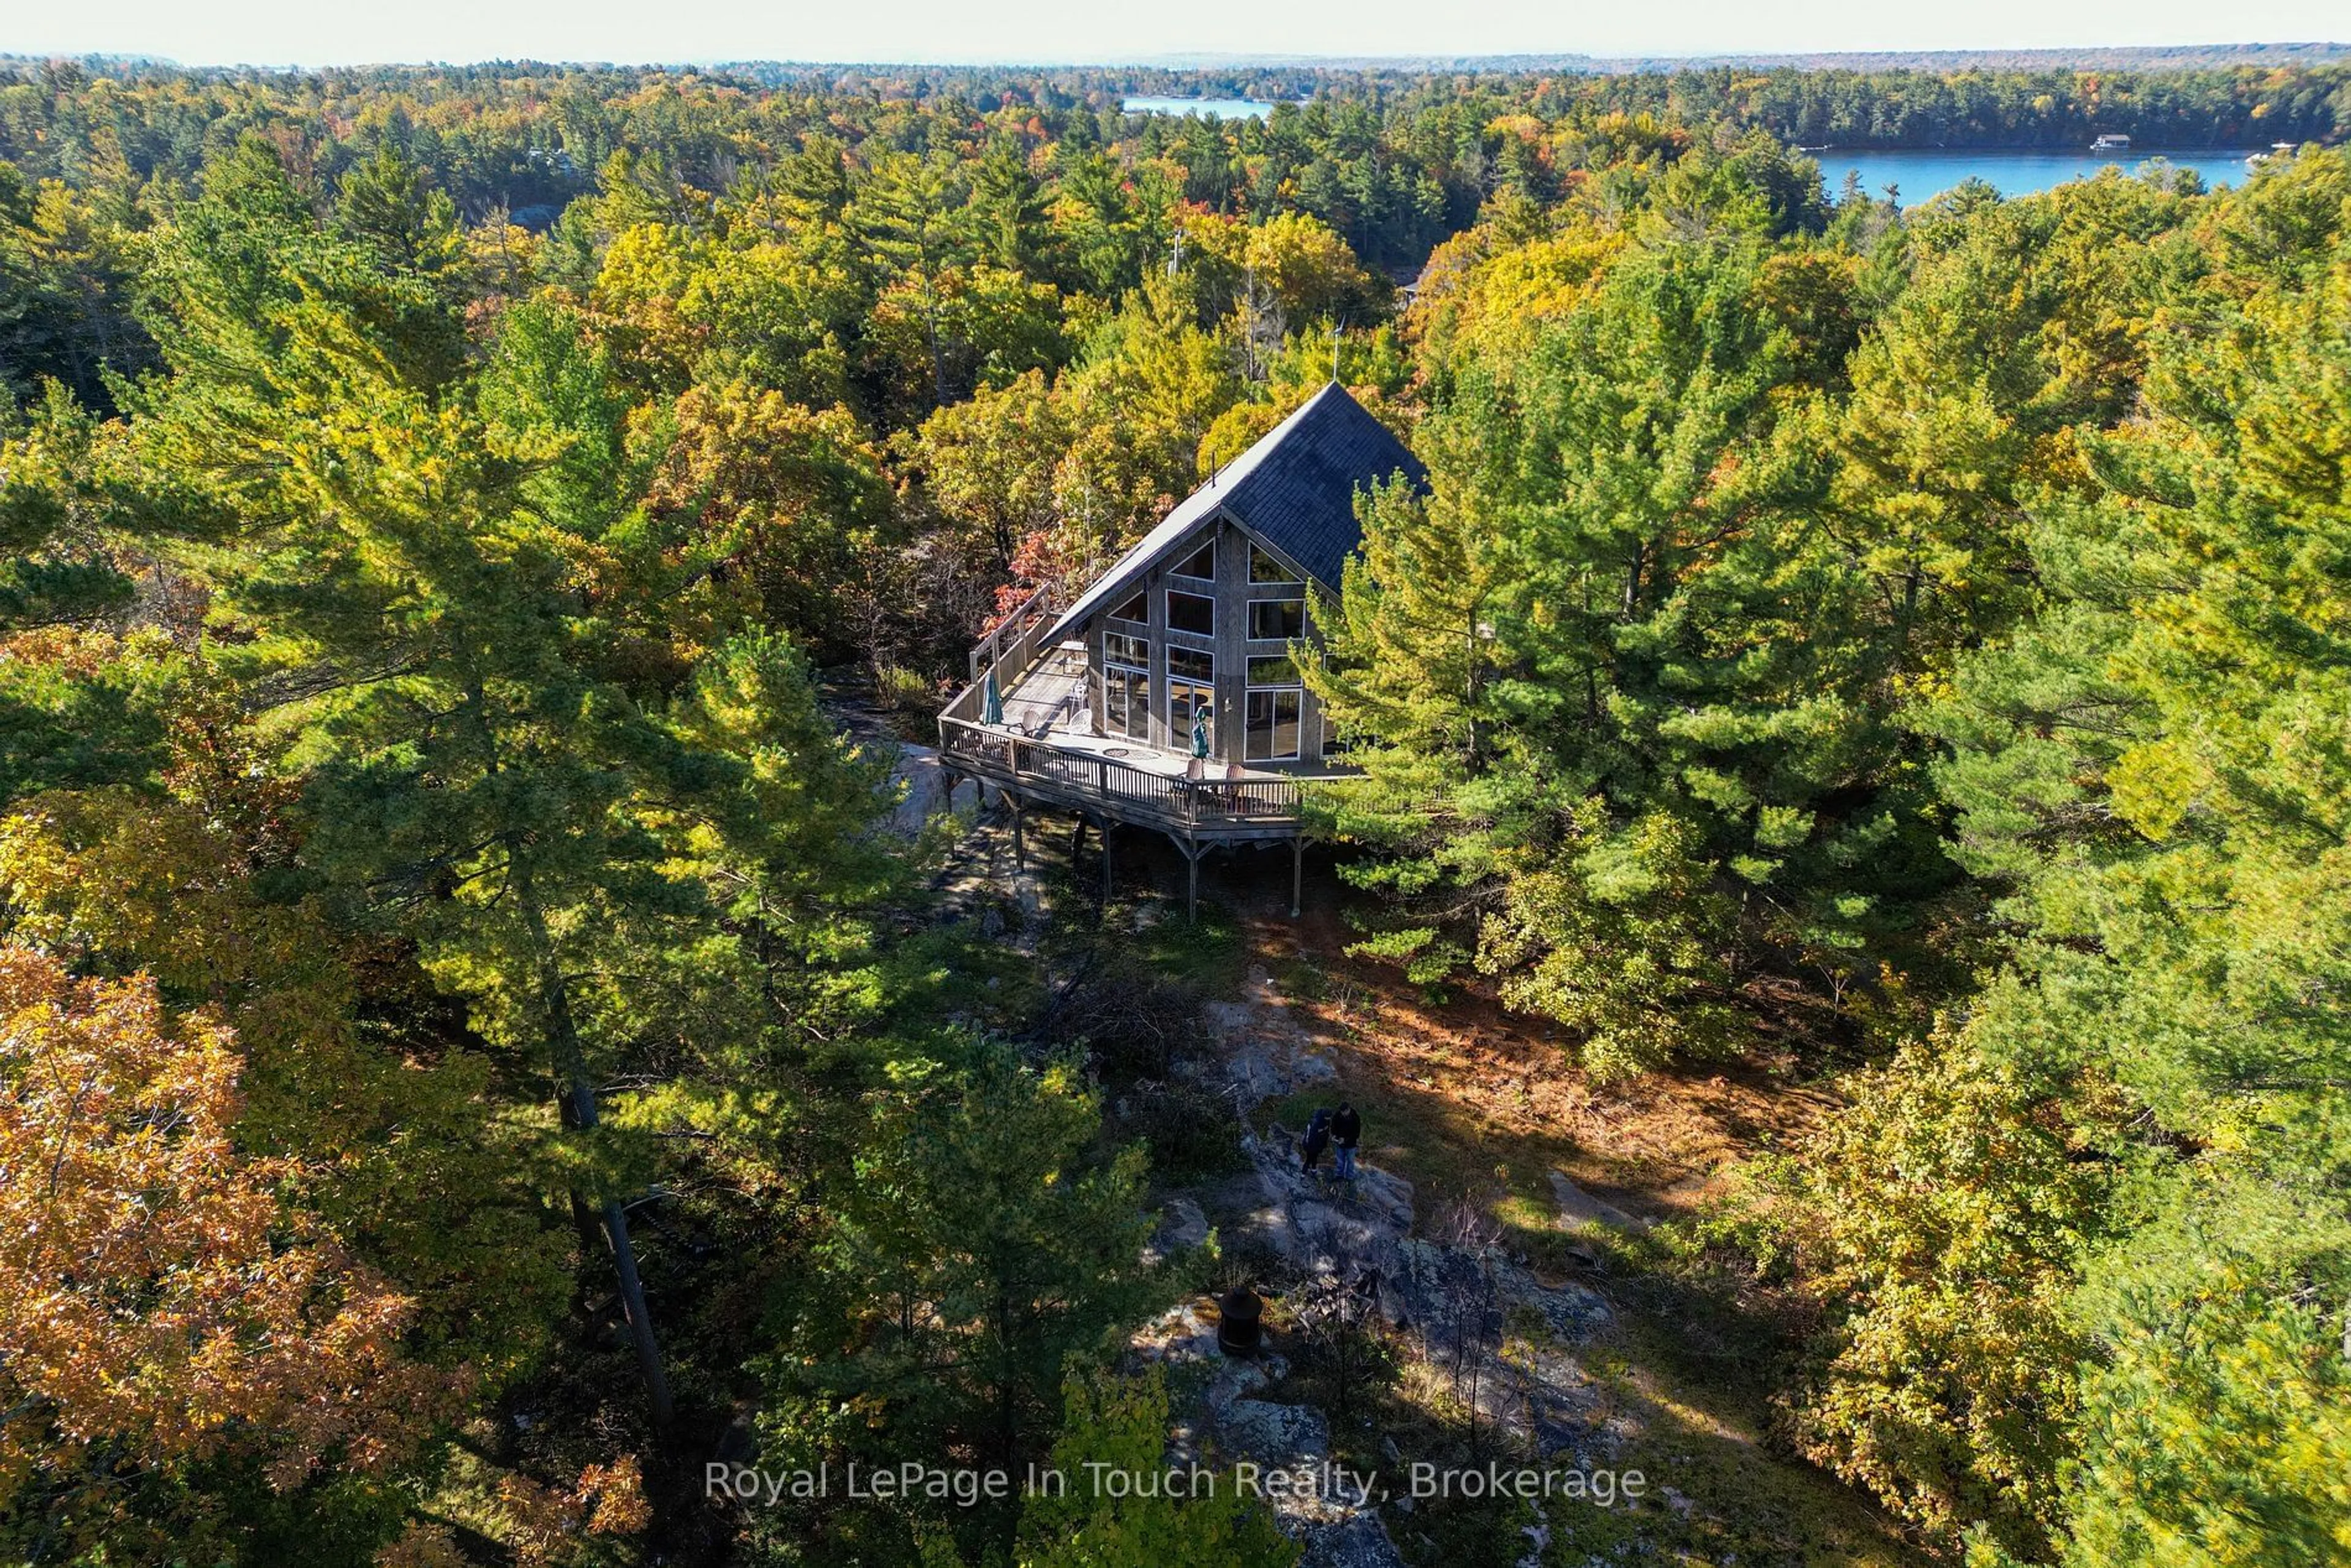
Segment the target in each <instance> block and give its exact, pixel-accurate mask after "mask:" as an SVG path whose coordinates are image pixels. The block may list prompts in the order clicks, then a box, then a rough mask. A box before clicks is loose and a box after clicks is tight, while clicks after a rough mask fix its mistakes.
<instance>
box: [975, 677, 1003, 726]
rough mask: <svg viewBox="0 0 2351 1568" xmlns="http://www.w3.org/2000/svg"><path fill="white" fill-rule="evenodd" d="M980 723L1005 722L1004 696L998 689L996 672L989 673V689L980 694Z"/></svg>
mask: <svg viewBox="0 0 2351 1568" xmlns="http://www.w3.org/2000/svg"><path fill="white" fill-rule="evenodd" d="M979 722H980V723H982V724H1002V723H1003V722H1004V694H1003V693H1002V692H1001V691H998V689H997V685H996V672H995V671H994V670H990V671H988V672H987V689H986V690H984V691H982V692H981V693H980V694H979Z"/></svg>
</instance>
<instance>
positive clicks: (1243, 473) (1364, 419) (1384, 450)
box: [1045, 382, 1428, 646]
mask: <svg viewBox="0 0 2351 1568" xmlns="http://www.w3.org/2000/svg"><path fill="white" fill-rule="evenodd" d="M1397 474H1402V475H1403V476H1405V478H1406V479H1407V480H1409V481H1410V482H1411V483H1412V484H1414V485H1415V486H1424V487H1425V486H1426V485H1427V483H1428V472H1427V470H1426V469H1425V468H1423V467H1422V466H1421V465H1420V460H1419V459H1418V458H1416V457H1415V456H1413V455H1412V454H1411V453H1410V452H1407V451H1406V450H1405V445H1404V443H1402V442H1401V441H1398V440H1397V439H1396V438H1395V436H1393V435H1391V434H1388V430H1387V426H1385V425H1384V424H1382V423H1380V422H1379V421H1378V420H1376V419H1374V418H1373V417H1372V416H1371V415H1370V414H1368V413H1364V406H1363V404H1361V403H1359V402H1356V401H1355V400H1354V399H1353V398H1352V397H1349V396H1348V395H1347V389H1346V388H1344V387H1343V386H1341V385H1340V384H1339V383H1338V382H1328V383H1326V384H1325V385H1324V386H1323V388H1322V391H1321V392H1316V393H1315V394H1314V395H1313V396H1312V397H1311V398H1309V399H1307V400H1306V402H1305V403H1304V404H1303V405H1302V406H1301V407H1300V408H1299V409H1298V411H1297V412H1296V413H1292V414H1291V415H1290V417H1289V418H1288V419H1285V420H1283V421H1282V422H1281V423H1280V424H1277V425H1275V426H1274V427H1273V428H1272V429H1271V430H1270V431H1268V432H1266V434H1264V435H1263V436H1262V437H1260V438H1259V441H1258V443H1257V444H1256V445H1254V446H1252V447H1250V448H1249V450H1248V451H1247V452H1244V453H1242V454H1241V455H1239V456H1238V457H1237V458H1235V459H1234V460H1233V461H1232V462H1231V463H1230V464H1228V465H1226V467H1225V469H1224V471H1223V472H1221V473H1220V474H1218V475H1217V476H1216V477H1215V478H1214V479H1212V480H1210V481H1209V482H1208V483H1207V484H1206V485H1204V486H1201V487H1200V488H1199V489H1197V490H1195V491H1193V492H1192V494H1191V495H1190V496H1188V497H1186V498H1185V500H1184V502H1183V504H1182V505H1180V506H1178V507H1176V508H1175V510H1174V511H1172V512H1170V513H1168V514H1167V516H1166V517H1165V519H1164V520H1163V521H1162V522H1161V523H1160V524H1159V526H1158V527H1157V528H1153V529H1152V530H1151V531H1150V532H1149V533H1147V534H1145V535H1144V536H1143V538H1142V540H1141V542H1139V543H1138V544H1136V545H1135V547H1134V549H1130V550H1128V551H1127V552H1126V553H1125V554H1124V555H1123V556H1121V557H1119V558H1118V561H1117V564H1115V565H1113V567H1112V568H1111V569H1110V570H1108V571H1106V572H1104V573H1103V574H1102V576H1101V577H1100V578H1098V579H1096V580H1095V581H1094V584H1093V586H1092V587H1091V588H1089V589H1087V590H1086V591H1085V592H1084V593H1082V594H1081V595H1079V597H1078V601H1077V602H1076V603H1074V604H1072V605H1071V606H1070V608H1069V609H1068V610H1067V611H1066V612H1063V614H1062V616H1061V619H1060V620H1059V621H1058V622H1055V623H1054V625H1053V629H1052V631H1051V632H1049V633H1047V635H1046V637H1045V644H1046V645H1047V646H1050V645H1051V644H1052V643H1058V642H1060V641H1061V639H1062V638H1063V637H1064V636H1066V635H1068V634H1069V632H1071V629H1072V628H1074V627H1076V626H1077V625H1079V624H1080V623H1081V622H1084V621H1085V620H1086V619H1087V618H1088V617H1090V616H1092V615H1093V614H1094V613H1095V612H1098V611H1100V610H1102V608H1103V607H1104V606H1105V605H1106V604H1107V603H1109V602H1110V601H1112V600H1113V597H1114V596H1116V595H1118V594H1120V593H1123V592H1124V591H1127V590H1128V589H1129V588H1131V587H1132V586H1133V584H1134V580H1135V579H1137V578H1139V577H1141V576H1143V575H1144V573H1145V572H1146V571H1148V570H1150V569H1151V565H1152V563H1153V562H1154V561H1155V560H1157V559H1159V557H1160V556H1161V555H1163V554H1164V553H1165V552H1166V551H1167V550H1169V549H1173V548H1174V547H1175V545H1176V544H1177V543H1178V542H1180V541H1181V540H1182V539H1183V538H1184V537H1185V536H1186V535H1187V534H1189V533H1190V532H1192V530H1193V529H1194V528H1196V527H1198V526H1199V525H1200V524H1202V523H1205V522H1207V521H1208V520H1209V519H1210V518H1212V517H1215V516H1216V515H1217V513H1219V512H1229V513H1230V514H1232V516H1233V517H1236V518H1238V520H1239V521H1240V523H1241V524H1242V526H1243V527H1245V528H1249V530H1251V531H1252V532H1254V533H1256V534H1257V535H1258V536H1259V538H1263V539H1264V540H1265V541H1266V543H1268V544H1270V545H1271V546H1273V547H1274V549H1278V550H1280V552H1281V553H1282V554H1284V555H1286V556H1288V557H1289V558H1290V559H1291V560H1292V561H1294V562H1296V563H1297V564H1298V565H1299V566H1300V567H1301V568H1303V569H1304V570H1305V571H1306V574H1307V575H1308V576H1309V577H1311V578H1312V579H1313V580H1315V581H1317V582H1319V583H1321V584H1322V586H1323V587H1324V588H1327V589H1330V590H1332V591H1334V592H1335V591H1337V589H1338V587H1339V579H1340V576H1341V574H1342V573H1343V571H1344V570H1345V569H1346V562H1347V558H1348V557H1349V556H1350V555H1353V553H1354V551H1355V547H1356V546H1357V545H1359V544H1361V543H1362V542H1363V538H1364V530H1363V528H1362V526H1361V525H1360V524H1358V523H1357V522H1356V521H1355V492H1356V491H1358V490H1361V489H1365V488H1368V487H1369V486H1373V485H1374V484H1378V483H1381V482H1383V481H1385V480H1387V479H1389V478H1390V477H1392V476H1395V475H1397Z"/></svg>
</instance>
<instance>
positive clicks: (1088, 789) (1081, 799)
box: [939, 716, 1298, 830]
mask: <svg viewBox="0 0 2351 1568" xmlns="http://www.w3.org/2000/svg"><path fill="white" fill-rule="evenodd" d="M939 739H940V742H941V748H942V750H943V751H944V753H945V756H946V760H947V761H948V763H949V764H950V765H951V766H953V767H956V768H960V769H962V770H963V771H965V772H967V773H971V774H973V775H975V776H977V777H980V778H985V779H993V780H995V781H996V782H998V783H1002V784H1009V785H1012V786H1014V787H1016V788H1019V789H1028V790H1031V791H1034V792H1035V793H1037V794H1040V795H1042V796H1045V797H1047V798H1049V799H1052V800H1060V801H1061V802H1063V803H1064V804H1069V805H1076V806H1098V807H1100V808H1101V809H1102V810H1108V811H1111V812H1112V813H1113V814H1114V815H1118V816H1123V817H1125V818H1129V819H1140V820H1144V821H1152V822H1155V823H1161V824H1164V825H1174V826H1177V827H1187V828H1205V829H1211V830H1214V829H1218V828H1227V829H1230V828H1249V827H1267V826H1279V825H1281V824H1285V823H1293V822H1295V821H1297V820H1298V784H1297V781H1296V780H1294V779H1217V778H1202V779H1186V778H1182V777H1178V776H1175V775H1170V774H1165V773H1158V772H1154V771H1153V770H1152V769H1150V768H1137V767H1135V766H1134V765H1133V764H1132V763H1127V762H1122V761H1120V760H1119V759H1118V758H1114V757H1104V756H1103V755H1102V753H1100V752H1098V751H1083V750H1079V749H1077V748H1075V747H1061V746H1055V745H1053V744H1052V743H1051V742H1050V741H1045V740H1031V739H1029V737H1026V736H1022V735H1019V734H1017V733H1015V732H1013V731H1010V730H1008V729H1004V728H1001V727H995V726H989V725H983V724H976V723H973V722H970V721H968V720H966V719H962V718H957V717H954V716H942V717H941V718H940V720H939Z"/></svg>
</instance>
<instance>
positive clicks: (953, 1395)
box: [802, 1042, 1159, 1464]
mask: <svg viewBox="0 0 2351 1568" xmlns="http://www.w3.org/2000/svg"><path fill="white" fill-rule="evenodd" d="M872 1116H873V1119H872V1127H871V1130H870V1132H869V1133H868V1134H866V1136H865V1139H864V1142H863V1148H862V1151H861V1153H860V1154H859V1155H858V1156H857V1159H856V1162H855V1166H854V1173H853V1175H852V1176H851V1178H850V1179H849V1180H848V1181H847V1182H846V1183H844V1184H843V1186H841V1188H840V1189H839V1190H838V1191H836V1192H834V1193H833V1194H831V1206H830V1207H831V1224H830V1235H829V1236H828V1238H827V1239H826V1240H825V1241H824V1242H823V1244H822V1245H821V1247H820V1251H819V1256H820V1259H821V1260H822V1262H823V1266H824V1269H825V1272H826V1274H827V1276H828V1278H829V1280H830V1281H831V1285H832V1287H833V1291H835V1292H837V1294H836V1295H835V1296H834V1302H835V1304H834V1305H833V1306H832V1307H831V1310H830V1311H829V1312H826V1313H825V1314H824V1315H823V1316H822V1317H820V1318H818V1319H813V1320H811V1321H810V1322H808V1323H807V1324H806V1326H804V1328H803V1330H802V1333H805V1334H807V1335H809V1336H810V1348H812V1349H814V1348H822V1349H823V1350H825V1351H827V1352H829V1353H831V1354H833V1355H836V1356H838V1355H841V1354H842V1353H843V1352H850V1353H852V1354H850V1355H849V1356H848V1357H847V1359H845V1360H841V1361H839V1362H836V1363H835V1364H832V1365H831V1367H830V1368H829V1370H828V1371H827V1373H826V1376H827V1378H828V1381H829V1382H830V1384H831V1386H834V1387H836V1388H842V1389H854V1390H856V1391H857V1392H858V1393H859V1394H860V1395H861V1396H862V1397H864V1398H867V1399H871V1400H874V1401H878V1402H880V1403H881V1404H882V1405H883V1406H884V1407H885V1408H887V1409H888V1410H889V1412H890V1414H891V1416H892V1418H893V1420H892V1425H893V1428H894V1429H896V1430H898V1431H900V1432H902V1433H906V1434H913V1433H928V1434H931V1436H932V1440H933V1441H938V1440H942V1439H950V1438H952V1439H959V1440H961V1441H965V1442H969V1443H971V1444H974V1445H976V1446H977V1449H978V1451H980V1452H981V1453H983V1454H985V1455H987V1456H988V1458H990V1460H991V1462H995V1463H1001V1464H1011V1463H1014V1462H1015V1461H1016V1460H1017V1459H1022V1458H1031V1457H1034V1456H1035V1455H1036V1454H1038V1453H1039V1452H1040V1450H1041V1448H1042V1447H1043V1445H1042V1444H1041V1443H1040V1442H1039V1441H1038V1437H1039V1436H1040V1433H1041V1432H1042V1431H1043V1430H1045V1429H1046V1428H1047V1427H1048V1426H1049V1423H1050V1416H1051V1413H1052V1410H1053V1406H1054V1403H1055V1399H1056V1396H1057V1395H1058V1393H1059V1390H1060V1388H1061V1379H1062V1376H1063V1374H1064V1371H1065V1369H1066V1368H1067V1366H1068V1364H1069V1363H1070V1362H1071V1358H1072V1357H1081V1358H1082V1357H1088V1356H1092V1355H1093V1354H1098V1353H1100V1352H1101V1351H1102V1349H1103V1348H1104V1347H1105V1344H1106V1337H1107V1336H1108V1334H1109V1333H1111V1332H1112V1331H1113V1330H1114V1329H1116V1328H1118V1327H1119V1326H1120V1325H1122V1324H1124V1323H1128V1322H1134V1320H1135V1319H1136V1318H1137V1317H1138V1316H1139V1315H1140V1314H1141V1312H1142V1310H1143V1309H1144V1307H1145V1306H1146V1305H1147V1304H1148V1303H1150V1302H1151V1301H1153V1300H1154V1298H1155V1294H1156V1292H1157V1291H1158V1290H1159V1285H1158V1282H1157V1281H1156V1280H1155V1278H1154V1276H1153V1275H1152V1273H1151V1272H1150V1271H1149V1270H1146V1269H1145V1268H1144V1266H1143V1264H1142V1263H1141V1262H1140V1257H1141V1253H1142V1249H1143V1242H1144V1238H1145V1237H1146V1236H1147V1235H1148V1234H1149V1233H1150V1228H1151V1220H1150V1218H1149V1217H1148V1216H1147V1215H1145V1214H1144V1211H1143V1208H1142V1193H1143V1186H1142V1184H1143V1158H1142V1155H1141V1152H1140V1151H1139V1150H1133V1149H1130V1150H1126V1151H1123V1152H1121V1153H1119V1154H1116V1155H1113V1156H1111V1157H1110V1158H1108V1159H1107V1160H1097V1159H1096V1158H1095V1157H1094V1156H1093V1155H1092V1145H1093V1144H1094V1141H1095V1134H1096V1131H1097V1128H1098V1126H1099V1124H1100V1120H1101V1115H1100V1110H1099V1107H1098V1106H1097V1104H1096V1103H1095V1100H1094V1097H1093V1095H1092V1093H1091V1092H1088V1090H1087V1089H1086V1087H1085V1086H1084V1084H1083V1083H1082V1082H1081V1080H1080V1079H1079V1078H1078V1076H1077V1073H1076V1071H1075V1070H1074V1069H1073V1068H1072V1067H1071V1066H1070V1065H1069V1064H1067V1063H1055V1064H1052V1065H1050V1066H1048V1067H1045V1068H1044V1069H1042V1070H1039V1069H1035V1068H1030V1067H1029V1066H1026V1065H1024V1064H1023V1063H1022V1062H1021V1061H1020V1060H1019V1057H1018V1056H1017V1054H1015V1053H1014V1052H1013V1051H1011V1050H1010V1049H1009V1048H1008V1047H1004V1046H1000V1045H995V1044H991V1043H986V1042H977V1043H975V1044H974V1045H973V1046H972V1047H971V1050H970V1053H969V1061H967V1063H966V1064H965V1065H963V1066H961V1067H959V1068H957V1069H956V1070H954V1071H922V1072H919V1073H913V1074H909V1075H907V1076H906V1077H905V1079H904V1082H901V1083H900V1084H899V1085H898V1086H896V1087H893V1088H892V1089H889V1090H886V1091H884V1092H882V1093H881V1094H879V1095H878V1096H877V1098H876V1101H875V1103H874V1106H873V1113H872Z"/></svg>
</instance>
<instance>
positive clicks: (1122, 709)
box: [1102, 669, 1151, 739]
mask: <svg viewBox="0 0 2351 1568" xmlns="http://www.w3.org/2000/svg"><path fill="white" fill-rule="evenodd" d="M1150 716H1151V677H1150V676H1149V675H1146V674H1144V673H1143V672H1142V671H1140V670H1116V669H1114V670H1110V671H1107V672H1105V674H1104V675H1103V679H1102V720H1103V727H1104V728H1106V729H1108V730H1109V731H1110V732H1111V733H1112V734H1113V735H1123V736H1127V737H1131V738H1136V739H1140V738H1142V737H1145V736H1147V735H1148V734H1149V733H1150V730H1151V722H1150Z"/></svg>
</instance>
